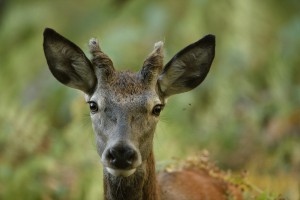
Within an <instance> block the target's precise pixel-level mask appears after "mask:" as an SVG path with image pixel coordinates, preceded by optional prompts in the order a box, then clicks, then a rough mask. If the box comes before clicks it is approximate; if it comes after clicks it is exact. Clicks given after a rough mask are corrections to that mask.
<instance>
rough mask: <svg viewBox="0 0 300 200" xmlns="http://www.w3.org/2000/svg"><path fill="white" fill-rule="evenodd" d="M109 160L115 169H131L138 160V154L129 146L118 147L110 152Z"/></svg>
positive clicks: (108, 154)
mask: <svg viewBox="0 0 300 200" xmlns="http://www.w3.org/2000/svg"><path fill="white" fill-rule="evenodd" d="M107 159H108V161H109V162H110V164H111V165H113V166H114V167H116V168H118V169H126V168H130V167H131V166H132V165H133V163H134V161H135V160H137V153H136V151H135V150H134V149H132V148H131V147H128V146H116V147H112V148H110V149H109V150H108V153H107Z"/></svg>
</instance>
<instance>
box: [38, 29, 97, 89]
mask: <svg viewBox="0 0 300 200" xmlns="http://www.w3.org/2000/svg"><path fill="white" fill-rule="evenodd" d="M43 46H44V53H45V56H46V59H47V63H48V66H49V69H50V71H51V72H52V74H53V76H54V77H55V78H56V79H57V80H58V81H60V82H61V83H63V84H65V85H67V86H69V87H72V88H76V89H79V90H81V91H83V92H84V93H86V94H91V93H92V92H93V91H94V89H95V86H96V84H97V78H96V75H95V72H94V68H93V65H92V64H91V62H90V61H89V59H88V58H87V57H86V56H85V54H84V53H83V51H82V50H81V49H80V48H79V47H78V46H77V45H75V44H74V43H72V42H71V41H69V40H67V39H66V38H64V37H63V36H61V35H59V34H58V33H56V32H55V31H54V30H52V29H49V28H46V29H45V31H44V44H43Z"/></svg>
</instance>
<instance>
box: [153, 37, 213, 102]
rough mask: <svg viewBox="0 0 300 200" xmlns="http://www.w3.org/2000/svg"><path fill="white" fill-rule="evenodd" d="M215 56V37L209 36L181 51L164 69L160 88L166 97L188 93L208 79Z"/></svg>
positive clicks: (160, 78) (159, 83) (160, 79)
mask: <svg viewBox="0 0 300 200" xmlns="http://www.w3.org/2000/svg"><path fill="white" fill-rule="evenodd" d="M214 56H215V36H213V35H207V36H205V37H204V38H202V39H200V40H199V41H197V42H195V43H193V44H190V45H189V46H187V47H185V48H184V49H182V50H181V51H179V52H178V53H177V54H176V55H175V56H174V57H173V58H172V59H171V60H170V61H169V62H168V63H167V64H166V65H165V67H164V69H163V72H162V73H161V75H160V76H159V79H158V87H159V89H160V92H162V94H163V96H164V97H169V96H171V95H173V94H178V93H182V92H187V91H189V90H192V89H193V88H195V87H197V86H198V85H199V84H200V83H201V82H202V81H203V80H204V79H205V77H206V75H207V73H208V72H209V69H210V66H211V64H212V62H213V59H214Z"/></svg>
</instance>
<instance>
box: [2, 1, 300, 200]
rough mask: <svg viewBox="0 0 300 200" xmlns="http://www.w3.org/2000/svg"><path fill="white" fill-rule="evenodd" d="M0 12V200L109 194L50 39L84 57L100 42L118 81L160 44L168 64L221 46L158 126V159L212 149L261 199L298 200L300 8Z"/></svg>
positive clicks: (128, 6)
mask: <svg viewBox="0 0 300 200" xmlns="http://www.w3.org/2000/svg"><path fill="white" fill-rule="evenodd" d="M1 6H2V7H0V9H1V10H0V55H1V56H0V91H1V98H0V199H99V196H101V194H102V178H101V177H102V173H101V165H100V164H99V160H100V158H99V156H98V155H97V153H96V149H95V146H94V136H93V133H92V128H91V124H90V120H89V114H88V109H87V108H86V105H85V103H84V101H83V98H82V95H78V94H79V93H77V92H75V91H74V90H71V89H67V88H65V87H64V86H62V85H60V84H59V83H57V81H55V80H54V78H53V77H52V75H51V74H50V72H49V70H48V69H47V64H46V60H45V58H44V55H43V50H42V32H43V29H44V28H45V27H52V28H54V29H56V30H57V31H58V32H60V33H62V34H63V35H65V36H66V37H68V38H70V39H71V40H72V41H74V42H76V43H77V44H78V45H79V46H80V47H82V48H83V49H84V51H86V50H87V41H88V39H89V38H90V37H97V38H99V40H100V43H101V46H102V49H103V50H104V51H105V52H106V53H107V54H108V55H110V57H111V58H112V60H113V61H114V64H115V66H116V67H117V68H118V69H128V68H130V69H132V70H137V69H139V67H140V66H141V64H142V62H143V60H144V59H145V57H146V56H147V55H148V53H149V52H150V51H151V49H152V45H153V44H154V42H156V41H159V40H163V41H165V47H166V61H167V60H168V59H170V58H171V57H172V56H173V55H174V54H175V53H176V52H177V51H178V50H180V49H181V48H183V47H184V46H186V45H187V44H189V43H192V42H194V41H196V40H198V39H199V38H201V37H202V36H204V35H205V34H208V33H213V34H215V35H216V37H217V49H216V58H215V61H214V63H213V66H212V69H211V72H210V73H209V75H208V77H207V79H206V80H205V81H204V83H203V84H202V85H201V86H200V87H199V88H198V89H196V90H194V91H193V92H190V93H186V94H182V95H178V96H177V97H172V98H170V100H169V104H168V105H167V107H166V109H165V110H164V113H163V114H162V117H161V122H160V123H159V125H158V128H157V134H156V136H155V151H156V157H157V158H158V160H167V159H169V158H171V157H172V156H176V157H180V158H182V157H185V156H186V155H188V154H191V153H193V152H196V151H199V150H200V149H203V148H207V149H209V151H210V152H211V153H212V157H213V159H214V160H216V162H217V164H218V165H219V166H221V167H222V168H223V169H225V170H226V169H227V168H231V169H234V170H236V171H240V170H241V171H243V170H244V169H247V171H248V172H249V175H248V176H249V179H251V183H252V185H255V187H258V188H263V191H262V192H261V193H259V195H258V196H256V197H255V198H254V197H253V198H254V199H271V198H273V197H274V198H275V197H276V195H271V194H273V193H276V194H282V196H284V197H287V198H289V199H291V200H293V199H299V196H300V194H299V185H300V182H299V181H298V180H300V177H299V170H300V160H299V158H300V156H299V155H300V153H299V152H300V149H299V147H298V146H299V145H298V144H299V141H300V137H299V134H300V125H299V124H300V107H299V105H300V81H299V80H300V79H299V74H300V68H299V66H300V57H299V55H298V54H299V52H300V37H299V35H300V23H299V22H300V15H299V12H298V11H299V9H300V3H299V2H298V1H295V0H287V1H284V2H283V1H278V0H277V1H271V0H267V1H258V0H253V1H238V0H228V1H205V0H187V1H176V2H174V1H171V0H166V1H158V0H155V1H146V0H126V1H125V0H124V1H120V0H114V1H108V0H104V1H92V0H90V1H85V2H79V1H71V0H66V1H63V2H62V1H58V0H54V1H37V0H30V1H20V0H15V1H6V4H2V5H1ZM270 177H271V178H270ZM276 180H279V181H276ZM256 185H257V186H256ZM264 190H266V191H271V192H264ZM251 198H252V196H251V195H250V196H249V199H251Z"/></svg>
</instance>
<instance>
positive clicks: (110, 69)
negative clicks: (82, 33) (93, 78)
mask: <svg viewBox="0 0 300 200" xmlns="http://www.w3.org/2000/svg"><path fill="white" fill-rule="evenodd" d="M89 48H90V53H91V54H92V59H91V61H92V63H93V65H94V66H95V67H98V68H99V69H101V70H103V73H101V75H102V76H103V75H104V77H103V78H108V77H109V76H111V75H112V74H113V73H114V71H115V69H114V66H113V62H112V61H111V59H110V58H109V57H108V56H107V55H106V54H105V53H103V52H102V50H101V48H100V46H99V42H98V40H97V39H96V38H92V39H90V41H89Z"/></svg>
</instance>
